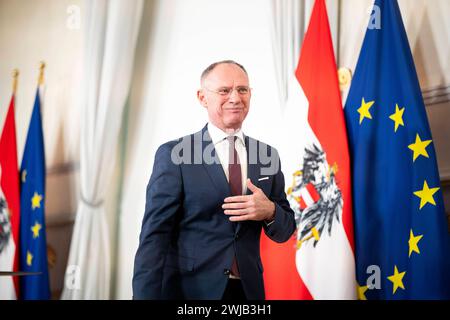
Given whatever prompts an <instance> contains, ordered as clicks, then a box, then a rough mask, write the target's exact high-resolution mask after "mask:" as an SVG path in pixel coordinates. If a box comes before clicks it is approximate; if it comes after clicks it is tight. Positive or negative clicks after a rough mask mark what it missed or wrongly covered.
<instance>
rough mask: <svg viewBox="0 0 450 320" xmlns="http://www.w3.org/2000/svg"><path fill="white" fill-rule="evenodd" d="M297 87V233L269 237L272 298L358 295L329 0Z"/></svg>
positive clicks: (292, 102) (292, 180)
mask: <svg viewBox="0 0 450 320" xmlns="http://www.w3.org/2000/svg"><path fill="white" fill-rule="evenodd" d="M289 92H290V97H289V100H288V102H287V106H286V110H285V117H284V118H285V119H286V122H287V123H286V127H287V128H291V131H290V132H287V133H286V139H289V140H290V141H295V143H291V145H290V146H289V149H290V152H284V153H283V150H280V155H281V159H282V161H283V158H288V159H287V161H286V160H284V161H286V162H284V163H282V167H283V172H284V175H285V177H286V181H287V183H288V184H290V185H291V186H290V187H289V188H288V190H287V196H288V200H289V203H290V206H291V208H292V209H293V210H294V212H295V220H296V223H297V232H296V236H295V238H294V239H291V241H288V242H287V243H286V244H283V245H278V244H274V245H272V244H270V242H268V241H266V239H265V238H264V237H262V244H261V247H262V251H263V253H262V258H263V264H264V269H265V272H264V280H265V288H266V297H267V299H356V281H355V257H354V243H353V219H352V199H351V185H350V182H351V179H350V159H349V152H348V143H347V133H346V127H345V119H344V113H343V109H342V102H341V95H340V91H339V85H338V78H337V68H336V62H335V58H334V52H333V44H332V41H331V34H330V28H329V24H328V17H327V12H326V7H325V1H324V0H316V2H315V5H314V8H313V11H312V15H311V19H310V23H309V27H308V30H307V32H306V34H305V38H304V41H303V46H302V50H301V54H300V59H299V62H298V66H297V69H296V70H295V76H294V77H293V78H292V82H291V88H290V90H289ZM293 150H295V151H293ZM287 154H291V156H290V157H286V155H287ZM289 161H290V163H289ZM274 257H276V259H277V260H278V261H282V263H277V262H274V261H273V259H274ZM280 275H282V276H280Z"/></svg>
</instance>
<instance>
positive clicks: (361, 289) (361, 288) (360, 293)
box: [358, 285, 367, 300]
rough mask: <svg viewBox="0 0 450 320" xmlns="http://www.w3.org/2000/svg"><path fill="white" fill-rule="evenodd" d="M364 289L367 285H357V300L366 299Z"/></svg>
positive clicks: (365, 289)
mask: <svg viewBox="0 0 450 320" xmlns="http://www.w3.org/2000/svg"><path fill="white" fill-rule="evenodd" d="M366 291H367V286H360V285H358V300H367V298H366Z"/></svg>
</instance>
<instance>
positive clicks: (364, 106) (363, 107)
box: [358, 98, 375, 124]
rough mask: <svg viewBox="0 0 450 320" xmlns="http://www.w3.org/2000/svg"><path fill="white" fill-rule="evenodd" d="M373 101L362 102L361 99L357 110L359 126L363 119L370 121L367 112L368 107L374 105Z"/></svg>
mask: <svg viewBox="0 0 450 320" xmlns="http://www.w3.org/2000/svg"><path fill="white" fill-rule="evenodd" d="M374 102H375V101H369V102H366V101H364V98H362V102H361V106H360V107H359V109H358V113H359V124H361V123H362V122H363V120H364V118H368V119H372V115H371V114H370V112H369V109H370V107H372V105H373V104H374Z"/></svg>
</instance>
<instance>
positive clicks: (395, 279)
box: [388, 266, 406, 294]
mask: <svg viewBox="0 0 450 320" xmlns="http://www.w3.org/2000/svg"><path fill="white" fill-rule="evenodd" d="M405 273H406V271H404V272H400V273H399V272H398V270H397V266H394V274H393V275H392V276H389V277H388V279H389V281H391V282H392V283H393V285H394V286H393V290H392V294H395V291H397V289H398V288H399V287H400V288H402V289H403V290H405V286H404V285H403V281H402V280H403V277H404V276H405Z"/></svg>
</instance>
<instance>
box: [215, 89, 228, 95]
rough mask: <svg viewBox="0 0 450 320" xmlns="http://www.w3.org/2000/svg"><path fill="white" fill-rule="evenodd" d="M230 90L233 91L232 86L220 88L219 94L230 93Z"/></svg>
mask: <svg viewBox="0 0 450 320" xmlns="http://www.w3.org/2000/svg"><path fill="white" fill-rule="evenodd" d="M230 91H231V90H230V88H220V89H219V90H218V92H219V94H221V95H226V94H229V93H230Z"/></svg>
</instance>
